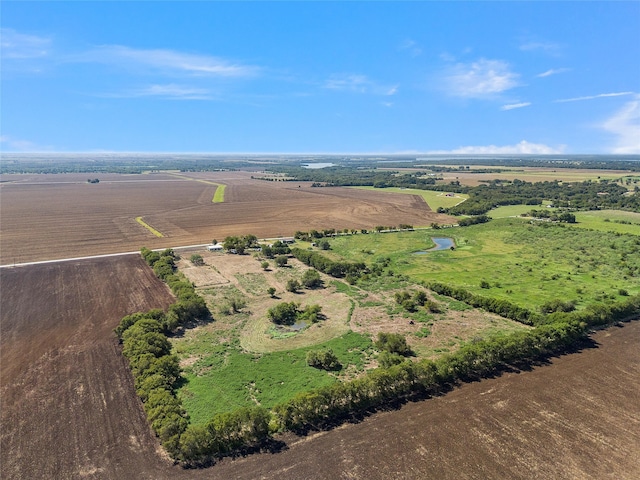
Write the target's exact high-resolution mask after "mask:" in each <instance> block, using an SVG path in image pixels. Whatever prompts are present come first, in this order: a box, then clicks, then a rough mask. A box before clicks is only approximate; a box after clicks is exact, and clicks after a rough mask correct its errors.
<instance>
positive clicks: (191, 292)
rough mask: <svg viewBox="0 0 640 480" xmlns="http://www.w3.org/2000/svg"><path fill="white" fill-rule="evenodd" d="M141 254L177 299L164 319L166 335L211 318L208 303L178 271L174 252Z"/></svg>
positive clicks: (145, 249) (142, 250)
mask: <svg viewBox="0 0 640 480" xmlns="http://www.w3.org/2000/svg"><path fill="white" fill-rule="evenodd" d="M140 252H141V254H142V257H143V258H144V260H145V261H146V262H147V264H148V265H149V266H150V267H151V268H152V269H153V272H154V273H155V274H156V276H157V277H158V278H160V279H161V280H162V281H164V282H165V283H166V284H167V285H168V286H169V288H170V289H171V291H172V292H173V294H174V295H175V296H176V298H177V301H176V302H175V303H174V304H173V305H171V306H170V307H169V311H168V312H167V314H166V315H165V316H164V318H163V319H162V326H163V328H164V331H165V332H166V333H169V332H172V331H173V330H175V329H176V328H177V327H178V326H180V325H185V324H188V323H191V322H194V321H197V320H203V319H207V318H209V317H210V315H211V314H210V312H209V309H208V308H207V304H206V302H205V301H204V299H203V298H202V297H201V296H200V295H198V294H197V293H196V289H195V287H194V286H193V284H192V283H191V282H190V281H189V280H187V278H186V277H185V276H184V275H183V274H182V273H180V272H177V271H176V265H175V260H176V256H175V253H174V252H173V250H171V249H167V250H165V251H163V252H154V251H152V250H149V249H148V248H146V247H143V248H142V249H141V251H140ZM116 333H118V332H117V331H116Z"/></svg>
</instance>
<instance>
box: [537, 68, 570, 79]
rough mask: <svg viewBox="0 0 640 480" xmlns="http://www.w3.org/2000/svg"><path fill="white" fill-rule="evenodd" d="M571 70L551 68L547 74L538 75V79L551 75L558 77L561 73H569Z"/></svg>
mask: <svg viewBox="0 0 640 480" xmlns="http://www.w3.org/2000/svg"><path fill="white" fill-rule="evenodd" d="M569 70H570V69H569V68H551V69H549V70H547V71H546V72H542V73H539V74H538V75H536V77H538V78H544V77H550V76H551V75H557V74H559V73H564V72H568V71H569Z"/></svg>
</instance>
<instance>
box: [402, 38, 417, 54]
mask: <svg viewBox="0 0 640 480" xmlns="http://www.w3.org/2000/svg"><path fill="white" fill-rule="evenodd" d="M400 50H406V51H408V52H409V53H410V54H411V56H412V57H417V56H419V55H421V54H422V48H420V45H418V42H416V41H415V40H411V39H407V40H405V41H404V42H402V44H401V45H400Z"/></svg>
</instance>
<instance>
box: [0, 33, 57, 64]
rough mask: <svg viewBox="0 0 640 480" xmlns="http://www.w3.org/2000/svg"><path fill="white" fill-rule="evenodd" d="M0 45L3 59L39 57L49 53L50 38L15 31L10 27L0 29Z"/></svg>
mask: <svg viewBox="0 0 640 480" xmlns="http://www.w3.org/2000/svg"><path fill="white" fill-rule="evenodd" d="M0 38H1V40H0V46H1V48H2V57H3V58H5V59H27V58H39V57H44V56H46V55H48V54H49V51H50V48H51V39H50V38H46V37H40V36H37V35H27V34H24V33H19V32H16V31H15V30H14V29H12V28H2V29H0Z"/></svg>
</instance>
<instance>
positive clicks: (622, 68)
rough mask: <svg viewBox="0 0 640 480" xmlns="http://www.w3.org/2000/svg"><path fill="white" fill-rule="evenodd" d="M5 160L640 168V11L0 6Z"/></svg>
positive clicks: (514, 6) (343, 5)
mask: <svg viewBox="0 0 640 480" xmlns="http://www.w3.org/2000/svg"><path fill="white" fill-rule="evenodd" d="M1 27H2V65H1V66H2V87H1V88H2V92H1V93H2V98H1V100H2V102H1V106H0V119H1V140H2V143H1V148H2V151H5V152H9V151H13V152H19V151H52V152H70V151H75V152H82V151H87V152H99V151H115V152H118V151H123V152H134V151H135V152H237V153H241V152H242V153H245V152H272V153H276V152H280V153H302V152H307V153H308V152H314V153H405V152H416V153H418V152H419V153H436V152H437V153H441V152H450V153H470V154H472V153H533V154H544V153H567V154H571V153H620V154H625V153H640V2H638V1H634V2H615V1H606V2H544V1H543V2H357V1H352V2H207V1H199V2H169V1H156V2H152V1H142V2H124V1H113V2H92V1H85V2H53V1H51V2H12V1H3V2H2V17H1Z"/></svg>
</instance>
